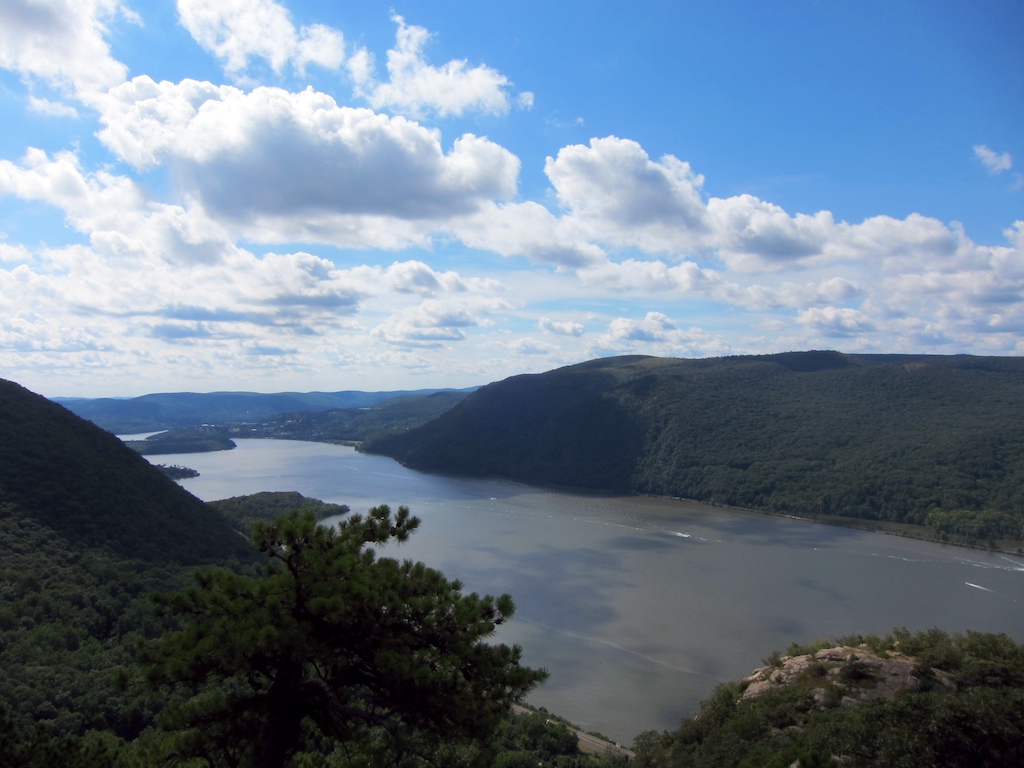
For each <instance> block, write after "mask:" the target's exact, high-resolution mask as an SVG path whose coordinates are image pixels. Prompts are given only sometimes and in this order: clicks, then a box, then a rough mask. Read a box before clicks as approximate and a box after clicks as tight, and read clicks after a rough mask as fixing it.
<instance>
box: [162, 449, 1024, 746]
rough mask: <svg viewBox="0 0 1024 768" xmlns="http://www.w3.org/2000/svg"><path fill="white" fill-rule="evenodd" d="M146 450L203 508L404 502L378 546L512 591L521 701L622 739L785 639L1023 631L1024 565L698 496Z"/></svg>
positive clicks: (344, 461)
mask: <svg viewBox="0 0 1024 768" xmlns="http://www.w3.org/2000/svg"><path fill="white" fill-rule="evenodd" d="M237 442H238V448H237V449H235V450H233V451H222V452H217V453H205V454H182V455H168V456H158V457H154V460H155V461H157V463H166V464H182V465H185V466H189V467H194V468H195V469H197V470H199V472H200V473H201V475H200V477H197V478H190V479H186V480H182V481H181V484H182V485H183V486H184V487H185V488H187V489H188V490H190V491H191V492H192V493H194V494H195V495H197V496H199V497H200V498H202V499H206V500H212V499H221V498H227V497H230V496H238V495H242V494H248V493H255V492H258V491H298V492H299V493H302V494H304V495H306V496H312V497H315V498H319V499H323V500H324V501H330V502H335V503H340V504H348V505H349V506H350V507H351V508H352V510H353V511H357V512H358V511H365V510H366V509H367V508H369V507H371V506H374V505H376V504H381V503H387V504H390V505H392V507H397V506H399V505H401V504H406V505H408V506H409V507H411V508H412V511H413V512H414V513H415V514H416V515H418V516H419V517H420V518H422V520H423V523H422V526H421V527H420V530H419V531H417V532H416V534H414V536H413V537H412V539H411V540H410V541H409V542H408V543H407V544H405V545H401V546H396V547H389V548H388V549H386V550H385V554H386V555H391V556H394V557H400V558H406V557H408V558H414V559H418V560H423V561H424V562H426V563H427V564H428V565H431V566H433V567H435V568H439V569H440V570H442V571H444V573H445V574H446V575H447V576H448V577H449V578H458V579H460V580H462V581H463V583H464V584H465V587H466V591H476V592H481V593H491V594H497V593H502V592H508V593H510V594H511V595H512V597H513V598H514V599H515V603H516V606H517V612H516V615H515V618H514V619H513V620H512V621H511V622H509V623H508V624H507V625H504V626H502V627H501V628H499V634H498V639H499V640H500V641H502V642H508V643H519V644H520V645H522V646H523V648H524V658H525V661H526V663H528V664H530V665H532V666H543V667H546V668H547V669H548V670H549V671H551V673H552V675H551V679H550V680H549V681H548V682H547V683H546V684H545V685H544V686H543V687H542V688H540V689H538V690H537V691H536V692H535V693H533V694H532V695H531V696H530V698H529V701H530V703H532V704H534V705H537V706H544V707H547V708H548V709H550V710H551V711H553V712H556V713H558V714H559V715H562V716H564V717H567V718H569V719H570V720H573V721H575V722H577V723H579V724H580V725H582V726H583V727H584V728H585V729H587V730H596V731H600V732H602V733H604V734H606V735H608V736H611V737H612V738H614V739H616V740H618V741H620V742H622V743H629V742H630V741H632V738H633V737H634V736H635V735H636V734H637V733H639V732H640V731H643V730H648V729H659V730H660V729H671V728H674V727H675V726H676V725H677V724H678V722H679V719H680V718H681V717H683V716H685V715H687V714H689V713H691V712H692V711H693V710H694V708H695V706H696V704H697V702H698V701H699V700H700V699H701V698H703V697H705V696H707V695H708V694H709V693H710V692H711V690H712V689H713V688H714V686H715V685H717V684H718V683H720V682H723V681H725V680H731V679H735V678H739V677H743V676H745V675H747V674H749V673H750V671H751V670H752V669H753V668H754V667H757V666H759V665H760V664H761V661H762V659H764V658H765V657H766V656H768V655H769V654H770V653H771V652H772V651H773V650H783V651H784V650H785V648H786V646H788V645H789V643H791V642H793V641H799V642H804V641H810V640H814V639H817V638H820V637H835V636H838V635H844V634H850V633H854V632H860V633H879V634H882V633H885V632H887V631H889V630H890V629H891V628H892V627H894V626H898V625H899V626H906V627H908V628H910V629H913V630H917V629H926V628H929V627H939V628H941V629H944V630H947V631H951V632H952V631H963V630H965V629H976V630H982V631H993V632H1006V633H1008V634H1010V635H1011V636H1013V637H1014V638H1015V639H1016V640H1018V641H1021V640H1024V561H1022V560H1021V559H1020V558H1014V557H1009V556H1005V555H997V554H991V553H987V552H982V551H979V550H970V549H964V548H959V547H950V546H945V545H940V544H933V543H929V542H919V541H913V540H910V539H901V538H897V537H893V536H886V535H884V534H877V533H869V532H864V531H854V530H850V529H845V528H838V527H833V526H827V525H819V524H814V523H808V522H804V521H799V520H789V519H784V518H775V517H767V516H762V515H756V514H751V513H744V512H739V511H735V510H728V509H725V508H721V507H709V506H705V505H701V504H696V503H693V502H685V501H675V500H670V499H653V498H643V497H608V496H598V495H584V494H571V493H562V492H555V491H549V490H544V489H538V488H533V487H530V486H526V485H521V484H518V483H511V482H505V481H497V480H474V479H464V478H450V477H444V476H439V475H428V474H423V473H420V472H415V471H412V470H409V469H406V468H404V467H402V466H401V465H400V464H398V463H397V462H395V461H392V460H391V459H387V458H383V457H378V456H366V455H363V454H360V453H357V452H356V451H354V450H353V449H351V448H347V447H343V446H335V445H328V444H324V443H304V442H295V441H280V440H239V441H237Z"/></svg>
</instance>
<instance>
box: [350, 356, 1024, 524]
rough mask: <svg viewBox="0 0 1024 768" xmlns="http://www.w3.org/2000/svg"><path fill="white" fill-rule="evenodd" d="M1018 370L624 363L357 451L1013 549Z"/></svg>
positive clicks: (522, 382) (563, 376)
mask: <svg viewBox="0 0 1024 768" xmlns="http://www.w3.org/2000/svg"><path fill="white" fill-rule="evenodd" d="M1022 414H1024V359H1020V358H979V357H969V356H955V357H940V356H923V355H845V354H840V353H837V352H803V353H785V354H780V355H765V356H749V357H728V358H717V359H703V360H678V359H661V358H650V357H619V358H609V359H602V360H594V361H591V362H588V363H583V364H580V365H574V366H569V367H566V368H561V369H557V370H554V371H550V372H548V373H544V374H537V375H527V376H516V377H513V378H510V379H506V380H504V381H501V382H498V383H495V384H491V385H489V386H487V387H483V388H482V389H480V390H478V391H477V392H475V393H473V394H471V395H470V396H469V397H467V398H466V400H464V401H463V402H462V403H461V404H459V405H458V406H456V407H455V408H454V409H453V410H451V411H450V412H448V413H447V414H444V415H443V416H441V417H440V418H439V419H437V420H436V421H434V422H431V423H430V424H427V425H425V426H424V427H421V428H419V429H417V430H411V431H409V432H407V433H405V434H401V435H393V436H387V437H381V438H378V439H373V440H370V441H367V443H364V446H363V447H364V450H367V451H369V452H375V453H382V454H386V455H389V456H393V457H395V458H397V459H399V460H400V461H402V462H403V463H405V464H407V465H409V466H411V467H414V468H417V469H424V470H430V471H443V472H451V473H457V474H471V475H489V476H500V477H506V478H511V479H515V480H520V481H524V482H529V483H536V484H549V485H552V484H553V485H566V486H575V487H580V488H591V489H597V490H606V491H615V492H637V493H651V494H658V495H668V496H681V497H686V498H694V499H699V500H703V501H709V502H718V503H724V504H732V505H738V506H748V507H753V508H758V509H764V510H768V511H773V512H782V513H790V514H799V515H807V516H815V515H843V516H848V517H856V518H862V519H868V520H884V521H893V522H900V523H912V524H918V525H927V526H929V527H930V528H931V529H933V530H934V531H935V532H936V533H937V534H940V535H945V536H948V537H949V538H950V539H953V540H977V539H1000V540H1002V539H1013V540H1019V539H1020V538H1022V536H1021V524H1022V521H1024V415H1022Z"/></svg>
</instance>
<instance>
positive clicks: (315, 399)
mask: <svg viewBox="0 0 1024 768" xmlns="http://www.w3.org/2000/svg"><path fill="white" fill-rule="evenodd" d="M439 391H440V392H447V391H450V390H436V389H423V390H399V391H391V392H360V391H356V390H345V391H341V392H278V393H275V394H261V393H257V392H204V393H200V392H162V393H154V394H150V395H142V396H141V397H132V398H110V397H103V398H94V399H93V398H71V397H65V398H55V402H58V403H60V404H61V405H63V406H64V407H65V408H67V409H68V410H70V411H72V412H74V413H76V414H77V415H79V416H81V417H82V418H84V419H88V420H89V421H92V422H93V423H94V424H97V425H99V426H101V427H103V428H104V429H106V430H109V431H110V432H114V433H115V434H133V433H137V432H154V431H156V430H158V429H174V428H180V427H198V426H202V425H203V424H241V423H246V424H253V423H259V422H262V421H265V420H267V419H272V418H274V417H276V416H278V415H281V414H288V413H305V412H316V411H327V410H333V409H349V408H368V407H371V406H374V405H377V404H380V403H384V402H386V401H387V400H390V399H393V398H397V397H406V396H417V395H429V394H432V393H435V392H439Z"/></svg>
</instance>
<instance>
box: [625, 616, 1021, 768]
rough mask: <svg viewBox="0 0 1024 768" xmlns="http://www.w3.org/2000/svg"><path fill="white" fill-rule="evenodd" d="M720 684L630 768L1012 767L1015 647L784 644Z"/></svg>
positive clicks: (648, 736) (997, 641) (1017, 721)
mask: <svg viewBox="0 0 1024 768" xmlns="http://www.w3.org/2000/svg"><path fill="white" fill-rule="evenodd" d="M765 662H766V666H765V667H763V668H761V669H759V670H756V671H755V673H754V674H753V675H751V676H750V677H748V678H746V679H745V680H742V681H737V682H729V683H725V684H723V685H721V686H719V688H718V689H717V690H716V691H715V692H714V694H712V695H711V696H710V697H709V698H707V699H706V700H705V701H704V702H702V703H701V706H700V708H699V710H698V711H697V712H696V713H695V714H694V715H693V716H692V717H689V718H687V719H685V720H684V721H683V722H682V724H681V725H680V727H679V728H678V729H677V730H676V731H674V732H672V733H661V734H659V733H656V732H653V731H650V732H647V733H644V734H641V735H640V736H638V737H637V740H636V742H635V743H634V748H635V749H636V760H635V761H634V766H635V768H684V767H685V768H722V767H724V766H735V767H737V768H792V766H800V768H818V767H819V766H820V767H821V768H825V767H826V766H837V765H846V766H856V768H940V767H941V768H959V766H968V765H969V766H974V767H976V768H982V767H983V766H984V767H989V766H991V767H992V768H996V767H997V766H1005V765H1021V764H1022V761H1024V646H1021V645H1019V644H1017V643H1016V642H1014V640H1013V639H1012V638H1010V637H1008V636H1006V635H993V634H987V633H981V632H967V633H965V634H962V635H961V634H956V635H949V634H947V633H945V632H941V631H940V630H937V629H931V630H928V631H926V632H918V633H911V632H908V631H907V630H905V629H902V628H897V629H895V630H894V631H893V632H892V633H891V634H889V635H887V636H886V637H877V636H869V637H862V636H853V637H847V638H842V639H840V640H837V641H821V642H819V643H815V644H812V645H810V646H804V647H801V646H798V645H795V644H794V645H793V646H791V647H790V648H789V650H788V651H787V655H786V656H782V655H781V654H779V653H775V654H773V655H772V656H771V657H770V658H768V659H765Z"/></svg>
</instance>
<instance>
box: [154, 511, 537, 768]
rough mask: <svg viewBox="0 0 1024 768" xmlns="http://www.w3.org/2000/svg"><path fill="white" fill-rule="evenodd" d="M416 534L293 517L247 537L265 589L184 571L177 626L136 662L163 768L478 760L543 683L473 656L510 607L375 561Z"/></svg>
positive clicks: (516, 653)
mask: <svg viewBox="0 0 1024 768" xmlns="http://www.w3.org/2000/svg"><path fill="white" fill-rule="evenodd" d="M418 525H419V520H418V518H416V517H413V516H411V515H410V514H409V509H408V508H407V507H400V508H399V509H398V511H397V513H396V514H395V515H392V513H391V510H390V509H389V508H388V507H387V506H380V507H375V508H374V509H371V510H370V511H369V513H368V514H367V515H366V516H365V517H364V516H361V515H351V516H350V517H347V518H345V519H344V520H343V521H342V522H340V523H339V524H338V525H337V526H336V527H335V528H329V527H325V526H321V525H317V524H316V521H315V519H314V516H313V514H312V513H311V512H307V513H301V514H300V513H298V512H293V513H291V514H289V515H287V516H285V517H282V518H280V519H278V520H277V521H276V522H274V523H263V522H259V523H256V524H255V525H254V526H253V536H252V538H253V542H254V543H255V544H256V546H257V547H259V549H260V551H262V552H263V553H264V554H265V555H266V556H267V557H268V560H269V563H268V564H267V566H266V567H265V569H264V571H263V573H262V575H260V576H257V577H253V576H245V575H240V574H239V573H236V572H234V571H230V570H227V569H223V568H218V569H211V570H203V571H197V572H196V574H195V584H194V585H193V586H192V587H190V588H189V589H187V590H186V591H184V592H181V593H171V594H164V595H160V596H158V597H157V602H158V604H159V605H160V606H162V607H163V609H165V610H167V611H170V612H172V613H174V614H176V615H178V616H179V617H180V618H181V619H182V621H183V628H182V629H181V630H180V631H176V632H172V633H169V634H167V635H165V636H164V637H163V638H161V639H160V640H159V641H156V642H155V643H152V644H150V645H148V646H146V647H145V648H143V653H142V656H143V659H144V661H145V663H146V664H147V665H148V669H149V677H150V680H151V681H152V682H153V683H155V684H157V685H169V686H172V687H174V688H175V690H176V691H178V696H177V697H176V698H175V700H174V703H173V704H172V705H171V706H169V707H168V709H167V710H166V711H165V712H164V713H163V715H162V718H161V725H162V727H163V729H164V730H165V732H167V733H168V734H169V736H168V738H167V739H165V740H163V741H161V742H160V743H159V746H158V747H157V751H158V752H160V753H162V757H163V759H168V760H171V761H175V762H178V763H180V762H181V761H182V760H183V759H184V758H198V759H199V762H197V763H196V764H197V765H212V766H239V767H242V766H258V767H264V766H266V767H270V766H275V767H276V766H284V765H288V764H290V763H291V764H296V765H300V764H301V765H350V764H356V763H358V764H359V765H382V766H383V765H392V766H407V765H423V764H430V763H442V764H446V765H455V764H475V763H477V762H479V761H481V760H485V759H486V757H487V756H486V754H485V752H486V746H485V745H486V744H488V743H489V742H490V740H491V737H492V735H493V733H494V731H495V729H496V728H497V727H498V725H499V723H500V721H501V718H502V716H503V715H504V714H505V713H506V712H507V711H508V709H509V707H510V705H511V704H512V702H514V701H516V700H518V699H520V698H522V696H524V695H525V694H526V692H527V691H529V690H530V689H531V688H533V687H534V686H535V685H537V684H538V683H540V682H541V681H543V680H544V679H545V678H546V677H547V673H546V672H545V671H543V670H534V669H530V668H528V667H525V666H522V665H521V664H520V655H521V650H520V648H519V647H517V646H511V647H510V646H507V645H499V644H490V643H487V642H485V638H488V637H489V636H490V635H491V634H492V633H493V632H494V628H495V626H496V625H498V624H501V623H502V622H503V621H505V620H506V619H507V618H509V617H510V616H511V615H512V612H513V610H514V607H513V604H512V600H511V598H510V597H509V596H508V595H502V596H500V597H498V598H494V597H492V596H490V595H487V596H484V597H480V596H478V595H477V594H475V593H473V594H469V595H463V594H462V584H461V583H460V582H458V581H449V580H448V579H447V578H445V576H444V575H443V574H442V573H440V572H439V571H436V570H433V569H431V568H428V567H426V566H425V565H423V564H422V563H416V562H412V561H410V560H405V561H403V562H399V561H398V560H394V559H391V558H385V557H378V556H377V548H378V547H380V546H382V545H384V544H386V543H387V542H388V541H391V540H395V541H397V542H402V541H405V540H406V539H407V538H408V536H409V534H410V533H411V532H412V531H413V530H415V529H416V527H417V526H418ZM327 755H329V756H330V757H327ZM160 757H161V755H153V756H152V759H154V760H155V759H159V758H160ZM324 761H327V762H324Z"/></svg>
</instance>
